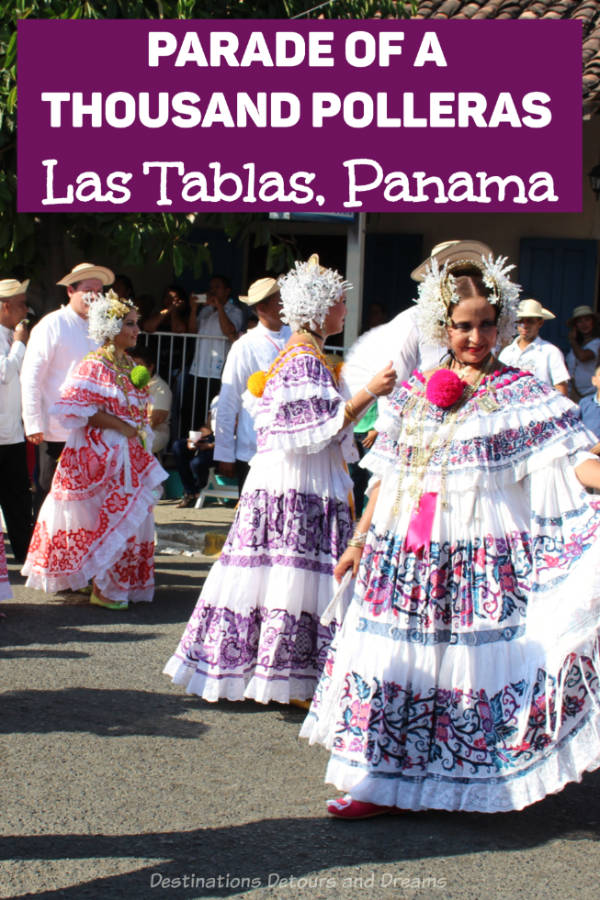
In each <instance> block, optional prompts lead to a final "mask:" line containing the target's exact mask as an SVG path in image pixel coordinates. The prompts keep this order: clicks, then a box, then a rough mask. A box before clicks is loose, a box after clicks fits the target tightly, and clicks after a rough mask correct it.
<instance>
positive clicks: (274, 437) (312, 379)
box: [253, 345, 344, 453]
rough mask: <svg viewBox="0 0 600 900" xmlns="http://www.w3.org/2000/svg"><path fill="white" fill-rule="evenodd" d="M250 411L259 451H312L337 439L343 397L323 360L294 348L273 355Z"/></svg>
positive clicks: (340, 422)
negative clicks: (273, 357)
mask: <svg viewBox="0 0 600 900" xmlns="http://www.w3.org/2000/svg"><path fill="white" fill-rule="evenodd" d="M253 412H254V416H255V420H254V427H255V430H256V436H257V448H258V450H259V452H260V451H264V450H283V451H288V452H295V453H318V452H319V451H320V450H322V449H323V448H324V447H326V446H327V444H329V443H330V441H332V440H333V439H334V438H336V439H337V438H338V437H339V438H340V439H341V435H340V432H341V430H342V428H343V425H344V399H343V397H342V395H341V393H340V392H339V390H338V389H337V387H336V385H335V382H334V380H333V376H332V374H331V372H330V370H329V369H328V368H327V366H326V365H325V363H324V362H323V360H322V359H321V358H320V357H319V356H317V354H316V353H313V352H311V351H309V350H300V349H299V345H295V346H292V347H288V348H286V349H285V350H284V351H283V352H282V353H281V354H280V355H279V356H278V358H277V360H276V361H275V363H274V364H273V366H272V367H271V375H270V377H269V378H268V380H267V383H266V386H265V389H264V392H263V395H262V397H261V398H260V400H259V401H258V402H257V403H256V405H255V408H254V410H253Z"/></svg>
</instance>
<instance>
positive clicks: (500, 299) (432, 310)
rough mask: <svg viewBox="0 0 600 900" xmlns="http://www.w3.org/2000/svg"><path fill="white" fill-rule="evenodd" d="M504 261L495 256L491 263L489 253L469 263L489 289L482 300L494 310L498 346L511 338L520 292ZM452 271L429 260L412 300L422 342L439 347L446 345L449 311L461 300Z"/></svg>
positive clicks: (504, 258)
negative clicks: (416, 294)
mask: <svg viewBox="0 0 600 900" xmlns="http://www.w3.org/2000/svg"><path fill="white" fill-rule="evenodd" d="M506 262H507V257H506V256H498V257H497V258H496V259H495V260H494V258H493V256H492V254H491V253H490V255H489V256H482V257H481V261H480V262H477V263H471V264H472V265H475V266H476V267H477V268H478V269H479V270H480V272H481V276H482V278H483V283H484V284H485V286H486V287H488V288H490V290H491V293H490V295H489V296H488V297H487V298H486V299H487V301H488V303H491V304H492V306H497V307H498V310H499V312H498V323H497V324H498V343H499V344H501V345H502V346H504V345H505V344H508V343H509V341H511V340H512V338H513V336H514V333H515V322H516V317H517V307H518V305H519V292H520V290H521V286H520V285H519V284H515V283H514V282H512V281H511V280H510V278H509V277H508V273H509V272H510V271H511V269H514V265H506ZM452 268H453V265H452V263H445V264H444V266H443V267H442V268H441V269H440V267H439V264H438V262H437V260H436V259H432V260H431V262H430V263H429V264H428V266H427V270H426V274H425V277H424V279H423V281H422V282H421V284H420V285H419V296H418V298H417V300H415V303H417V305H418V318H419V329H420V331H421V334H422V336H423V340H425V341H427V342H428V343H432V344H440V345H441V346H443V347H446V346H447V345H448V335H447V333H446V328H447V327H448V325H449V324H450V310H451V309H452V307H453V306H455V304H457V303H459V302H460V299H461V298H460V297H459V296H458V294H457V293H456V281H455V277H454V275H453V274H452Z"/></svg>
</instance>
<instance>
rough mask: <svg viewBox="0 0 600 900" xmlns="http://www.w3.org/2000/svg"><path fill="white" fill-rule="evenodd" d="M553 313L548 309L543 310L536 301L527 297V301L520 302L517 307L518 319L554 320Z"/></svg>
mask: <svg viewBox="0 0 600 900" xmlns="http://www.w3.org/2000/svg"><path fill="white" fill-rule="evenodd" d="M555 318H556V316H555V315H554V313H551V312H550V310H549V309H544V307H543V306H542V304H541V303H540V302H539V301H538V300H534V299H533V298H532V297H529V298H528V299H527V300H521V302H520V303H519V305H518V306H517V320H518V319H555Z"/></svg>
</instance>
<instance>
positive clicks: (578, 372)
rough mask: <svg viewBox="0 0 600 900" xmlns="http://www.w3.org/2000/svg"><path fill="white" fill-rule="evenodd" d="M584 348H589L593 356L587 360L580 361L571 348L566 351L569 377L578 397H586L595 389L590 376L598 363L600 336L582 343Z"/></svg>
mask: <svg viewBox="0 0 600 900" xmlns="http://www.w3.org/2000/svg"><path fill="white" fill-rule="evenodd" d="M583 349H584V350H591V351H592V353H593V354H594V358H593V359H590V360H589V361H588V362H580V361H579V360H578V359H577V357H576V356H575V354H574V353H573V351H572V350H569V352H568V353H567V366H568V368H569V372H570V373H571V378H572V379H573V381H574V382H575V387H576V388H577V393H578V394H579V396H580V397H587V395H588V394H593V393H594V392H595V390H596V388H595V387H594V385H593V384H592V377H593V376H594V374H595V372H596V366H597V365H598V361H597V360H598V352H599V351H600V338H592V340H591V341H588V342H587V344H584V345H583Z"/></svg>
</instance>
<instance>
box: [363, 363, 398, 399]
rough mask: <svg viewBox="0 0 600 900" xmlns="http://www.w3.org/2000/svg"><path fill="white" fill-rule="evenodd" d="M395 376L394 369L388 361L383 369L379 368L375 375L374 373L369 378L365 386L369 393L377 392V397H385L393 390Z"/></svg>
mask: <svg viewBox="0 0 600 900" xmlns="http://www.w3.org/2000/svg"><path fill="white" fill-rule="evenodd" d="M397 378H398V376H397V374H396V370H395V369H394V366H393V364H392V363H391V362H389V363H388V364H387V366H386V367H385V369H381V371H380V372H378V373H377V375H374V376H373V378H371V380H370V381H369V383H368V384H367V388H368V389H369V391H371V393H373V394H377V396H378V397H385V396H386V395H387V394H391V393H392V391H393V390H394V386H395V384H396V380H397Z"/></svg>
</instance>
